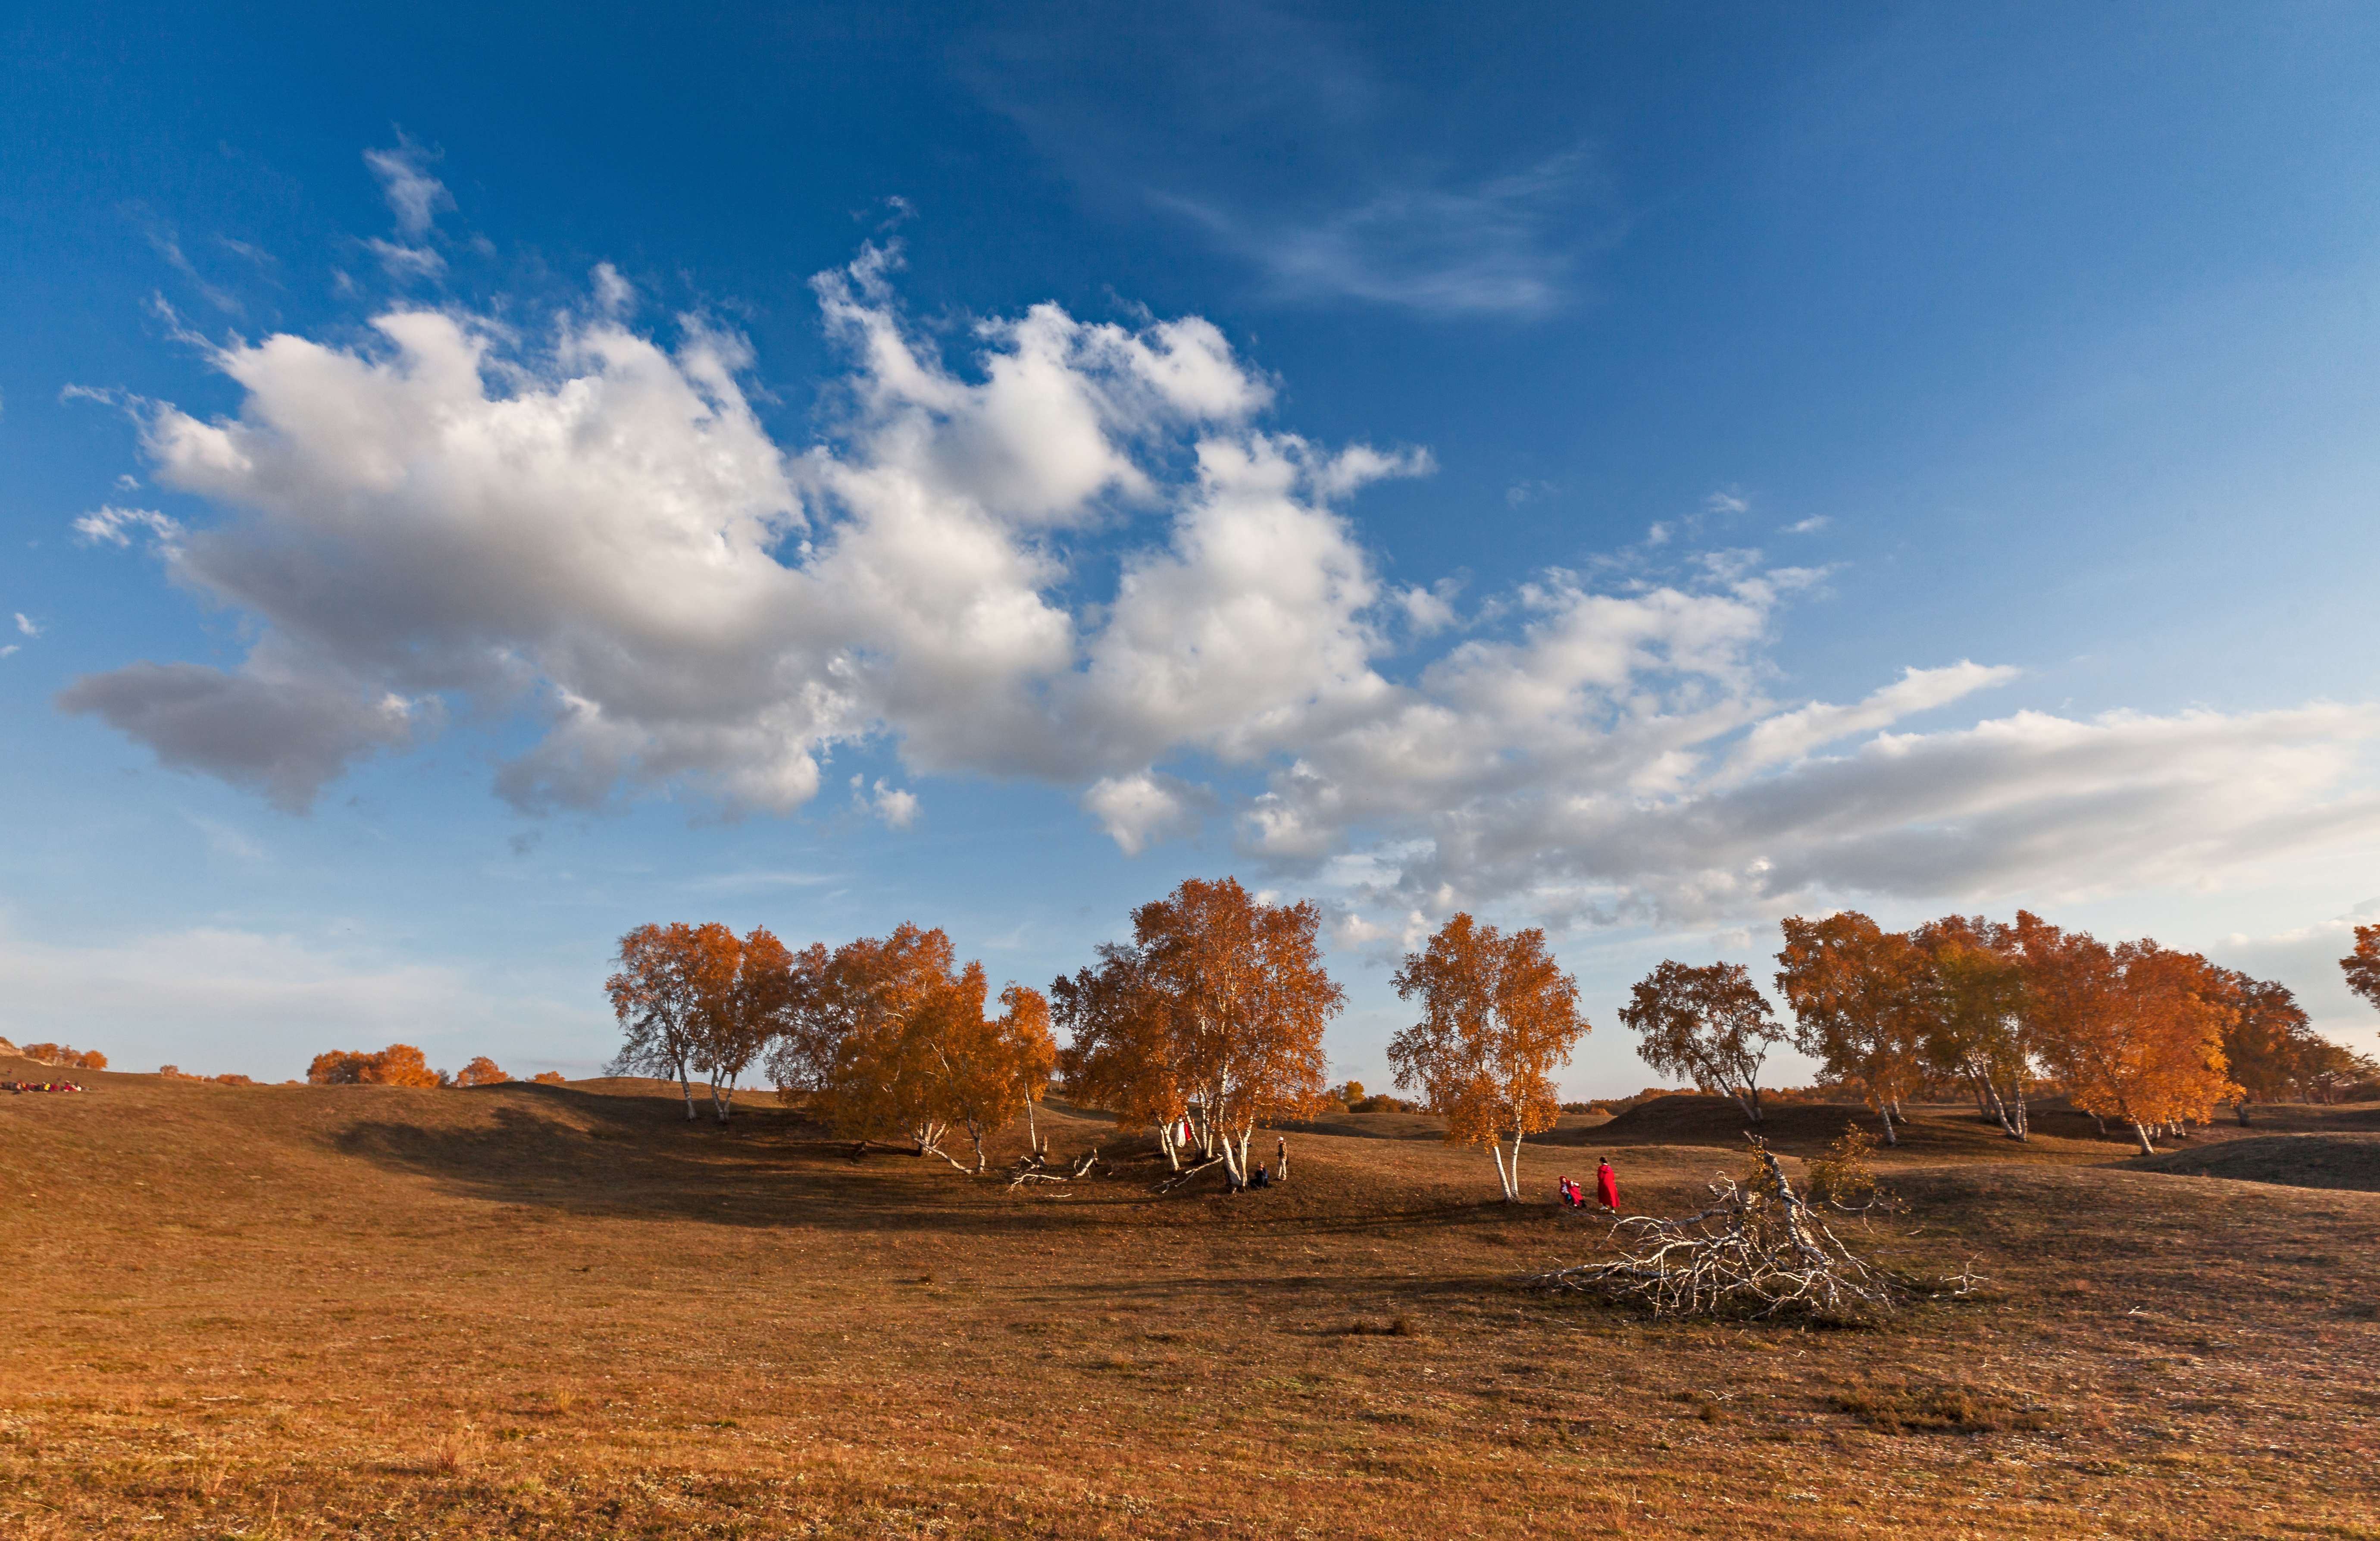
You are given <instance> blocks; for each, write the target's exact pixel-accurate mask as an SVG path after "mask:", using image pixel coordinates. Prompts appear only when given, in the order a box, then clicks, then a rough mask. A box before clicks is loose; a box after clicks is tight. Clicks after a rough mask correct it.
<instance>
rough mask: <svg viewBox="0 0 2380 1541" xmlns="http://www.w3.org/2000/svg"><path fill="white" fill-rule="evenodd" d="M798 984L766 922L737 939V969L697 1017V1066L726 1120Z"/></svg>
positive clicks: (715, 1108)
mask: <svg viewBox="0 0 2380 1541" xmlns="http://www.w3.org/2000/svg"><path fill="white" fill-rule="evenodd" d="M794 989H795V978H794V955H793V953H791V952H789V951H787V949H786V947H785V944H784V943H783V942H782V941H779V940H777V938H776V936H775V934H774V933H772V932H771V930H770V929H769V928H767V927H766V926H755V927H753V928H752V929H751V932H750V934H748V935H747V936H746V937H745V938H744V939H743V940H741V941H739V942H737V944H736V950H735V975H734V976H733V977H732V978H731V979H730V980H729V982H728V985H727V988H726V989H723V990H722V991H720V992H719V993H718V994H717V995H716V996H715V997H712V998H711V999H710V1001H708V1002H707V1005H706V1009H705V1010H704V1012H703V1013H702V1014H701V1015H700V1017H699V1018H698V1020H697V1023H696V1031H695V1048H694V1052H693V1054H692V1055H691V1056H690V1058H691V1060H692V1062H693V1064H694V1068H695V1069H697V1070H698V1071H701V1072H702V1073H703V1074H704V1075H705V1076H706V1077H707V1078H708V1079H709V1081H710V1107H711V1111H712V1112H713V1113H714V1114H716V1115H717V1117H718V1119H719V1122H721V1123H725V1122H727V1118H728V1114H729V1113H730V1112H731V1111H733V1110H734V1108H735V1085H736V1083H737V1082H738V1081H739V1080H741V1079H742V1078H743V1075H744V1073H745V1072H746V1071H747V1070H749V1069H750V1068H751V1067H752V1062H753V1061H755V1060H757V1059H759V1057H760V1054H761V1052H762V1051H763V1050H766V1049H767V1048H768V1047H769V1045H770V1044H771V1042H772V1041H773V1040H774V1039H775V1038H776V1037H778V1035H779V1034H781V1033H782V1032H783V1031H784V1028H785V1024H786V1018H787V1015H788V1013H789V1012H790V1011H791V1009H792V1004H793V998H794Z"/></svg>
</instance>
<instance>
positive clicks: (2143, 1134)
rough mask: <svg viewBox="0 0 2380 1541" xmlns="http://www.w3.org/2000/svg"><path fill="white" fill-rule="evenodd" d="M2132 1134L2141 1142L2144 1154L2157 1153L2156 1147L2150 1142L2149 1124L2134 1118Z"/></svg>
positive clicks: (2152, 1154)
mask: <svg viewBox="0 0 2380 1541" xmlns="http://www.w3.org/2000/svg"><path fill="white" fill-rule="evenodd" d="M2132 1135H2133V1137H2134V1138H2135V1139H2137V1140H2139V1141H2140V1142H2141V1154H2142V1155H2143V1156H2154V1155H2155V1154H2156V1147H2155V1146H2153V1145H2151V1144H2149V1126H2148V1125H2147V1124H2145V1123H2143V1122H2141V1121H2140V1120H2138V1119H2134V1120H2132Z"/></svg>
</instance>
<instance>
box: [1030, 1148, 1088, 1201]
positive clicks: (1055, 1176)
mask: <svg viewBox="0 0 2380 1541" xmlns="http://www.w3.org/2000/svg"><path fill="white" fill-rule="evenodd" d="M1098 1165H1099V1147H1098V1146H1093V1147H1091V1148H1090V1150H1089V1151H1088V1152H1087V1154H1085V1155H1084V1157H1083V1159H1081V1160H1078V1161H1076V1162H1075V1165H1074V1168H1073V1170H1072V1171H1066V1170H1061V1171H1050V1163H1049V1160H1048V1159H1047V1158H1046V1157H1044V1156H1043V1155H1042V1153H1041V1152H1039V1151H1038V1150H1037V1151H1034V1152H1033V1153H1031V1154H1030V1155H1026V1156H1020V1157H1018V1158H1017V1160H1016V1172H1015V1175H1014V1176H1013V1177H1011V1178H1010V1179H1009V1180H1008V1188H1009V1191H1010V1192H1011V1193H1014V1192H1015V1191H1016V1190H1017V1189H1019V1188H1021V1187H1024V1186H1025V1185H1026V1183H1072V1182H1075V1180H1077V1179H1078V1178H1084V1177H1087V1176H1089V1175H1090V1174H1091V1170H1092V1169H1093V1168H1094V1167H1097V1166H1098ZM1059 1196H1061V1197H1063V1196H1064V1195H1059Z"/></svg>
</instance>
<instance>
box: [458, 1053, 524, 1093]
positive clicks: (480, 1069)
mask: <svg viewBox="0 0 2380 1541" xmlns="http://www.w3.org/2000/svg"><path fill="white" fill-rule="evenodd" d="M511 1079H512V1077H511V1076H509V1075H506V1074H504V1072H503V1071H501V1070H499V1069H497V1068H496V1062H495V1061H493V1060H491V1059H489V1058H488V1057H487V1056H486V1055H485V1054H481V1055H480V1056H478V1057H477V1058H475V1059H473V1060H472V1061H471V1062H470V1063H469V1064H467V1065H465V1066H464V1067H463V1068H462V1069H461V1070H458V1071H456V1072H455V1085H456V1086H502V1085H504V1083H505V1082H507V1081H509V1080H511Z"/></svg>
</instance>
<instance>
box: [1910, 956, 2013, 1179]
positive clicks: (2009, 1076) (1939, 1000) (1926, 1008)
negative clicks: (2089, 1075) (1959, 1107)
mask: <svg viewBox="0 0 2380 1541" xmlns="http://www.w3.org/2000/svg"><path fill="white" fill-rule="evenodd" d="M2036 924H2038V922H2036V921H2034V917H2033V916H2030V915H2025V914H2022V912H2020V914H2019V916H2018V923H2017V925H2016V926H2015V927H2008V926H2003V925H2000V924H1999V923H1998V922H1997V921H1991V920H1986V919H1985V918H1984V917H1982V916H1974V917H1973V918H1969V917H1967V916H1955V915H1954V916H1945V917H1944V918H1943V919H1940V920H1936V921H1932V922H1930V923H1928V924H1927V925H1925V926H1922V927H1920V928H1918V929H1917V930H1916V932H1915V933H1913V937H1912V939H1911V940H1913V942H1914V943H1915V945H1916V947H1917V951H1918V952H1919V953H1921V954H1922V955H1923V957H1924V960H1925V969H1924V973H1923V976H1922V977H1920V978H1919V979H1918V980H1917V981H1915V985H1914V988H1915V989H1916V990H1917V992H1918V998H1917V1001H1915V1005H1916V1008H1917V1010H1918V1013H1919V1025H1918V1028H1917V1031H1918V1037H1919V1046H1920V1048H1921V1050H1923V1052H1924V1054H1925V1060H1926V1062H1927V1063H1928V1064H1929V1065H1931V1066H1932V1067H1933V1068H1934V1069H1935V1070H1936V1071H1937V1073H1938V1074H1943V1075H1946V1076H1956V1077H1958V1078H1960V1079H1961V1080H1963V1081H1965V1082H1966V1083H1967V1089H1968V1091H1969V1092H1970V1093H1972V1094H1973V1097H1974V1098H1975V1110H1976V1112H1978V1113H1979V1114H1981V1115H1982V1116H1983V1117H1985V1118H1987V1119H1990V1120H1992V1121H1993V1122H1997V1123H1998V1125H1999V1126H2000V1132H2001V1133H2002V1134H2003V1135H2007V1136H2008V1137H2009V1138H2010V1139H2012V1140H2020V1141H2022V1140H2024V1139H2026V1138H2028V1137H2029V1135H2031V1133H2032V1123H2031V1119H2030V1116H2029V1114H2028V1112H2027V1110H2026V1105H2025V1095H2024V1088H2025V1081H2026V1079H2027V1078H2028V1077H2030V1076H2031V1075H2032V1074H2033V1073H2034V1061H2035V1060H2036V1059H2037V1058H2038V1057H2039V1054H2040V1043H2039V1038H2040V1034H2039V1032H2038V1030H2037V1029H2036V1026H2035V1024H2034V1014H2033V1013H2031V1012H2030V1011H2029V1010H2028V1008H2027V1001H2026V997H2025V988H2024V978H2025V976H2024V965H2023V960H2022V955H2021V954H2022V937H2023V936H2024V935H2025V934H2026V928H2027V927H2029V926H2033V925H2036Z"/></svg>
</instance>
